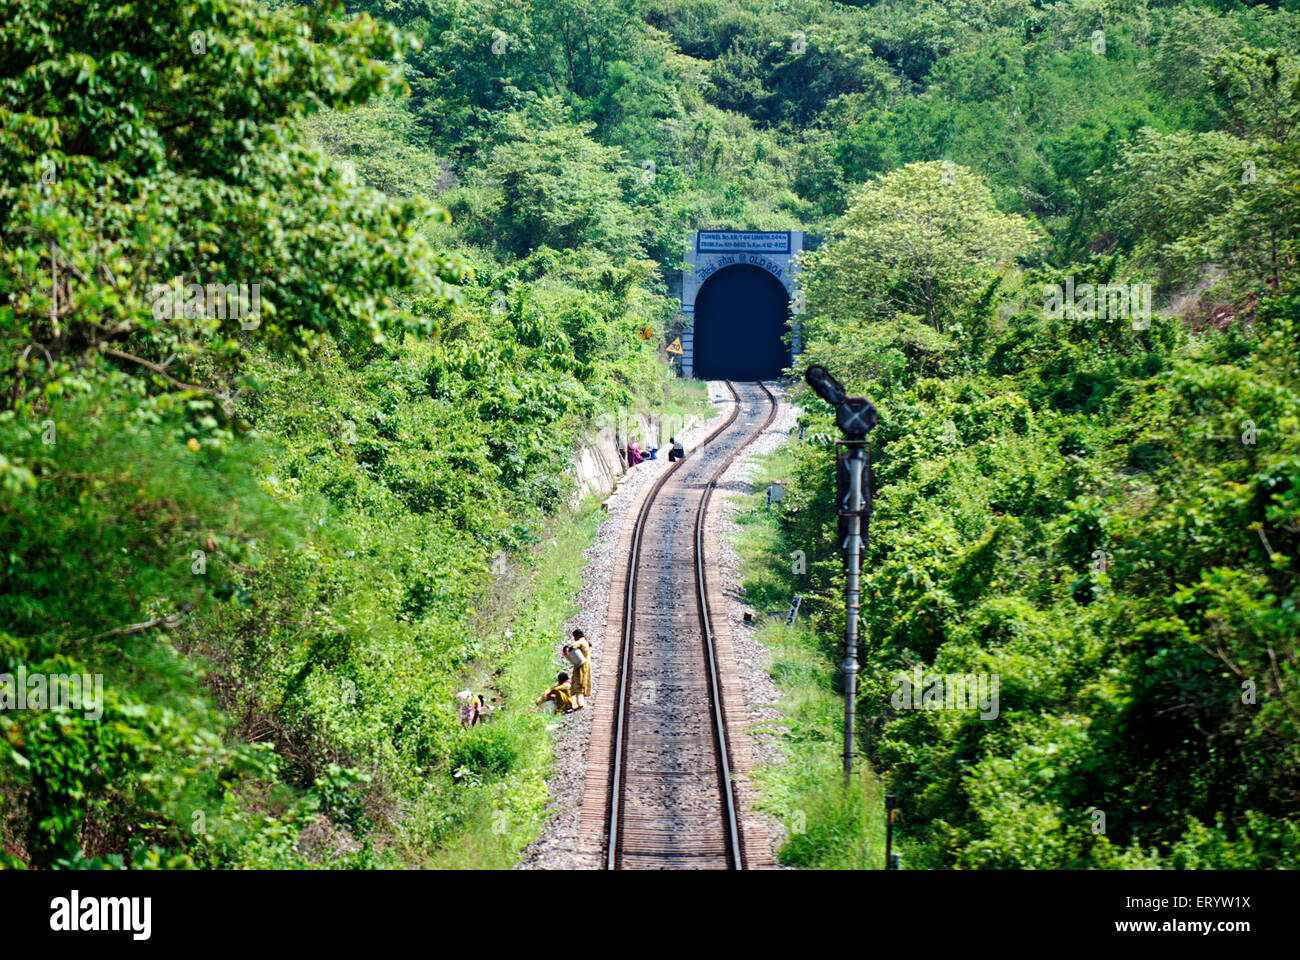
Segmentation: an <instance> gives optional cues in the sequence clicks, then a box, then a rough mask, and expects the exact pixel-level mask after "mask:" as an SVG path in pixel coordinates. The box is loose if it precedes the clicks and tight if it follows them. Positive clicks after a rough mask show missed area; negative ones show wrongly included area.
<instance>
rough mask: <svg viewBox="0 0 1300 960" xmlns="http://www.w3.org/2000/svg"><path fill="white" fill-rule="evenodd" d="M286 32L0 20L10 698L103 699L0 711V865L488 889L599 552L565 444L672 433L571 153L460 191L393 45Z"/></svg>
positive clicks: (74, 7) (645, 314) (536, 784)
mask: <svg viewBox="0 0 1300 960" xmlns="http://www.w3.org/2000/svg"><path fill="white" fill-rule="evenodd" d="M275 6H278V9H276V10H275V11H274V12H268V11H267V10H265V9H262V8H261V7H260V6H259V5H257V4H255V3H251V2H247V0H223V2H219V3H213V4H206V5H201V6H199V7H189V6H180V7H177V6H174V5H172V6H168V5H154V4H134V5H129V6H125V7H123V6H117V7H112V6H111V5H102V4H98V3H68V4H58V3H55V4H49V3H36V2H31V3H23V4H19V5H18V7H17V9H16V10H15V11H14V14H15V15H14V16H13V17H6V22H5V23H4V25H3V26H0V51H2V52H3V62H4V64H5V66H4V68H3V69H4V73H3V77H2V78H0V117H2V118H3V124H0V131H3V133H2V134H0V177H2V179H0V200H2V202H0V210H3V217H4V219H3V222H2V223H0V232H2V236H3V243H2V244H0V333H3V336H4V339H5V349H4V352H3V359H0V363H2V364H3V365H4V366H3V373H2V374H0V382H2V383H3V388H4V398H5V399H4V410H3V412H0V444H2V448H3V455H2V456H0V475H2V476H0V479H2V480H3V488H2V492H0V543H3V546H4V549H3V552H2V554H0V673H7V674H17V673H18V671H19V670H20V669H21V670H25V671H26V672H27V674H28V675H32V674H49V675H72V674H74V673H75V674H83V673H84V674H86V675H89V676H94V675H101V676H102V678H103V681H102V682H103V688H104V694H103V696H104V702H103V703H102V704H101V705H100V706H101V707H102V709H95V706H96V705H95V702H94V700H93V697H92V696H91V690H90V689H87V691H86V692H85V697H84V698H83V699H82V700H76V699H74V700H73V702H71V703H69V704H66V705H63V706H62V707H60V708H57V709H53V710H45V709H30V710H17V711H13V710H5V711H4V712H3V713H0V751H3V755H2V756H0V802H2V803H3V816H0V841H3V851H2V853H0V857H2V858H3V859H2V861H0V862H3V863H5V864H7V865H31V866H52V865H78V866H82V865H131V864H134V865H139V866H151V865H153V866H157V865H167V866H183V865H191V864H193V865H201V866H202V865H212V866H221V865H246V866H294V865H303V864H315V863H328V864H330V865H333V866H366V865H385V864H399V863H408V864H409V863H448V864H459V865H465V864H466V862H467V860H472V859H474V858H475V857H478V858H479V859H482V860H483V862H484V863H495V864H497V865H508V864H509V862H510V860H511V858H512V857H513V856H514V855H515V854H516V853H517V851H518V850H519V849H520V847H521V846H522V845H523V844H524V843H526V842H527V840H528V839H529V838H530V836H531V833H530V830H533V829H535V826H536V823H537V817H538V815H539V813H540V810H541V805H542V802H543V800H544V796H545V791H544V779H545V775H546V766H547V763H548V754H547V749H548V748H547V746H546V744H547V740H548V736H547V734H546V732H545V729H544V727H545V723H544V720H543V718H542V717H541V716H539V715H536V714H529V713H528V712H527V710H526V708H525V706H524V705H525V704H526V703H527V702H528V701H529V700H530V699H531V696H532V695H534V691H533V690H532V687H534V686H537V685H539V684H541V683H542V682H543V680H544V679H545V677H546V676H547V674H548V673H549V671H550V670H551V669H552V666H553V665H552V663H551V662H550V661H551V660H552V659H553V657H552V656H551V654H550V643H549V640H548V639H547V638H548V637H552V636H554V635H555V631H556V629H557V627H558V625H559V622H560V621H561V620H562V619H563V618H564V617H565V616H566V615H567V612H568V611H567V609H566V607H565V603H564V601H563V597H562V595H561V591H569V592H572V591H573V590H574V589H575V587H576V583H575V581H574V577H575V576H576V573H577V569H578V566H579V565H578V564H577V562H576V560H577V557H578V555H579V553H580V546H578V547H577V548H576V549H575V547H574V545H573V544H574V541H573V537H574V536H577V535H580V536H589V535H590V533H591V529H592V527H591V524H590V523H587V522H585V521H583V522H581V523H578V525H577V526H574V523H575V521H573V520H570V519H568V516H569V510H570V502H571V496H572V493H573V490H572V480H571V479H570V478H569V476H568V461H569V454H570V451H571V449H572V445H573V443H574V442H575V440H576V439H578V438H579V436H580V434H581V432H583V431H584V430H585V429H587V428H586V426H585V425H586V424H588V423H590V422H591V421H592V420H593V419H594V418H595V417H596V415H597V414H598V413H599V412H601V411H606V410H610V409H612V408H613V407H614V406H617V405H620V404H625V405H629V406H632V405H643V404H647V403H649V404H651V405H662V404H664V403H665V401H668V402H676V403H683V402H688V397H687V395H685V394H680V393H679V392H675V388H672V387H671V386H670V381H669V379H668V376H667V367H666V365H665V364H664V363H663V361H662V359H660V357H659V355H658V354H657V351H656V348H655V344H654V342H650V343H647V342H644V341H643V340H642V339H641V338H640V337H638V335H637V331H638V330H639V329H640V328H641V327H642V326H644V325H647V324H650V325H651V326H652V327H654V328H658V329H661V328H662V326H663V322H664V317H665V316H666V315H667V310H666V308H665V303H666V300H665V298H664V297H663V295H662V285H661V282H660V281H658V280H657V278H656V276H655V264H654V263H653V262H652V261H649V260H646V259H645V258H644V250H643V247H642V242H641V239H640V238H639V237H638V236H637V234H636V233H635V231H634V230H632V229H631V228H630V227H629V224H630V223H631V222H632V220H633V218H632V216H631V207H630V206H629V205H628V204H629V201H631V200H633V199H635V197H634V193H635V191H636V190H638V189H639V180H638V179H637V176H636V174H637V171H636V170H634V169H630V170H629V172H628V175H627V177H626V178H625V179H626V183H625V184H624V186H625V187H626V191H627V192H626V193H625V191H624V189H623V188H622V187H620V186H619V181H618V180H617V179H616V178H611V177H610V174H611V173H612V172H613V171H615V168H616V167H617V166H618V165H619V164H620V163H621V161H620V159H619V154H618V152H617V151H616V150H615V149H614V148H611V147H605V146H602V145H600V144H597V143H595V142H594V141H591V140H589V139H586V138H585V136H584V130H586V129H589V126H590V125H589V124H588V125H586V126H585V127H584V126H583V125H582V124H581V123H580V122H579V121H577V120H573V121H568V120H562V119H559V118H555V125H554V126H550V125H549V121H548V125H547V126H545V127H544V128H543V129H542V130H541V132H540V133H538V134H537V136H536V138H535V139H534V140H532V141H529V140H528V139H527V138H523V137H521V138H519V139H517V140H516V139H514V138H507V139H503V141H502V142H500V143H496V144H492V143H487V142H484V143H483V144H482V153H481V155H477V156H476V157H475V158H474V159H473V161H472V162H469V161H467V165H466V167H465V170H466V171H469V170H471V169H472V170H474V171H477V173H475V174H474V176H473V177H471V176H469V174H468V173H467V174H466V179H467V180H468V179H475V178H477V179H476V181H475V182H476V183H477V186H475V187H473V188H468V187H467V188H463V189H459V190H457V189H455V188H453V189H448V188H449V187H452V181H454V179H455V176H454V175H451V174H449V172H448V168H447V166H446V164H445V163H444V162H443V161H441V160H440V159H439V157H438V155H437V154H436V153H435V152H433V151H432V150H430V149H429V147H428V145H427V142H425V137H424V135H423V134H417V133H416V132H415V127H416V125H417V123H418V120H417V117H416V116H415V115H414V114H413V113H412V109H411V107H410V105H409V104H408V103H407V102H405V101H403V100H402V99H400V97H399V95H400V94H402V93H403V92H404V91H405V90H406V87H407V85H406V81H405V80H404V79H403V77H402V60H401V58H402V55H403V52H404V51H411V50H415V49H417V48H418V46H419V44H418V40H417V38H415V37H413V36H411V35H410V34H403V33H399V32H398V31H397V30H395V29H392V28H390V27H388V26H384V25H380V24H377V23H376V22H374V21H373V20H371V19H369V18H368V17H366V16H365V15H362V16H360V17H359V18H357V19H346V18H343V17H342V16H341V14H342V11H341V10H340V9H338V8H331V7H330V6H329V5H326V6H325V7H323V8H321V7H317V6H313V8H312V9H311V10H307V9H300V8H298V7H296V6H291V5H275ZM423 102H424V101H422V103H423ZM349 108H350V109H349ZM537 109H543V110H544V109H551V110H555V109H558V108H557V107H550V108H547V107H546V106H545V105H544V104H543V105H539V106H538V108H537ZM344 111H346V112H344ZM502 120H503V122H504V123H505V124H506V126H505V127H504V129H505V130H507V131H510V130H514V129H516V128H515V127H512V126H511V124H523V123H525V118H524V116H523V115H522V114H521V115H519V116H517V117H516V116H514V115H510V116H504V117H503V118H502ZM529 129H533V130H535V129H537V128H536V127H530V128H529ZM555 149H561V150H563V151H572V156H573V157H574V158H581V159H582V160H583V162H589V163H590V176H589V177H588V178H586V179H571V178H570V177H569V176H567V175H564V176H561V175H559V174H560V173H561V171H562V170H563V162H560V164H559V165H558V166H557V165H556V164H555V162H554V161H553V160H551V159H550V152H551V151H552V150H555ZM548 164H549V166H548ZM439 188H441V189H443V190H444V191H445V194H444V197H443V198H442V203H441V204H440V205H435V204H433V203H431V202H430V195H431V193H432V192H433V191H434V190H436V189H439ZM480 204H481V206H479V205H480ZM448 209H451V210H453V211H454V213H455V216H456V220H455V222H454V223H452V222H451V219H450V215H449V214H448V212H447V210H448ZM498 227H502V228H503V229H498ZM441 250H456V251H458V252H457V253H454V254H443V253H439V252H438V251H441ZM173 278H176V279H175V281H174V284H175V289H176V290H178V291H181V292H182V293H183V299H178V300H177V302H176V303H175V305H174V306H175V307H176V308H175V309H168V307H170V306H172V303H171V298H170V295H167V296H160V294H159V289H160V285H167V284H169V283H170V282H172V280H173ZM187 284H198V285H200V286H199V287H198V288H197V290H198V292H197V296H195V297H191V295H190V290H189V288H188V287H187V286H185V285H187ZM239 284H244V285H245V287H244V289H243V290H240V288H239V286H238V285H239ZM253 284H257V285H258V286H257V288H256V290H257V293H256V295H255V294H253V288H252V285H253ZM209 285H220V287H219V291H220V292H219V293H218V295H217V297H216V299H215V300H214V298H213V295H212V294H211V293H210V292H209V290H210V286H209ZM227 285H232V286H231V287H230V290H231V294H230V299H229V300H223V299H222V297H223V295H224V291H225V290H226V288H227ZM163 289H165V287H164V288H163ZM178 296H179V294H178ZM255 296H256V297H257V299H254V297H255ZM160 304H161V305H162V307H161V308H160ZM236 311H242V312H236ZM548 531H549V532H548ZM557 537H558V540H557V539H556V538H557ZM560 542H562V543H563V544H569V546H567V547H564V548H563V551H564V552H563V553H562V554H559V555H557V553H556V551H557V550H561V549H562V548H561V547H558V546H556V544H557V543H560ZM561 556H562V557H563V560H562V561H561V560H560V558H561ZM494 558H496V561H495V563H494ZM511 571H516V572H514V573H512V572H511ZM532 571H542V572H544V574H545V575H544V576H543V575H541V573H536V574H535V573H533V572H532ZM466 686H468V687H471V688H473V689H475V690H478V691H482V690H495V691H496V693H497V694H498V695H499V696H500V698H501V705H502V707H503V709H502V711H501V712H500V713H499V714H498V715H497V716H496V718H495V720H494V723H493V724H492V725H491V726H490V727H488V728H485V730H483V731H474V732H472V733H467V732H466V731H464V730H463V729H462V727H461V725H460V722H459V719H458V716H457V713H456V701H455V699H454V697H453V694H454V693H455V691H456V690H458V689H461V688H463V687H466ZM466 850H473V851H475V853H474V855H473V856H470V855H467V854H465V853H464V851H466ZM457 851H461V852H460V853H458V852H457Z"/></svg>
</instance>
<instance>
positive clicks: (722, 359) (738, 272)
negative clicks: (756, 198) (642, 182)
mask: <svg viewBox="0 0 1300 960" xmlns="http://www.w3.org/2000/svg"><path fill="white" fill-rule="evenodd" d="M803 250H804V234H803V232H802V231H800V230H698V231H696V233H695V239H694V243H692V244H691V245H690V247H688V248H687V251H686V263H687V265H688V266H687V269H686V270H685V271H683V273H682V286H681V297H682V313H683V314H684V315H685V317H686V321H687V326H686V329H685V330H683V332H682V335H681V346H682V374H683V375H684V376H687V377H706V378H709V379H716V380H721V379H727V380H772V379H775V378H777V377H779V376H780V375H781V371H782V370H783V369H784V368H786V367H789V366H790V365H791V364H792V362H793V359H794V357H797V356H798V355H799V349H800V344H799V336H800V330H799V314H800V313H801V312H802V311H801V309H800V304H801V302H802V295H801V293H800V291H799V286H798V274H799V255H800V254H801V253H802V252H803Z"/></svg>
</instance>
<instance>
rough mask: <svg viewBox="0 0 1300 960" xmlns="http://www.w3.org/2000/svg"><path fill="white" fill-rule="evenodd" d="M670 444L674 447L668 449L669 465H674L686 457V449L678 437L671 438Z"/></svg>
mask: <svg viewBox="0 0 1300 960" xmlns="http://www.w3.org/2000/svg"><path fill="white" fill-rule="evenodd" d="M668 442H669V443H671V444H672V446H671V447H669V449H668V462H669V463H672V462H673V461H675V460H680V459H682V457H684V456H686V448H685V447H684V446H682V442H681V441H680V440H678V439H677V438H676V437H670V438H669V440H668Z"/></svg>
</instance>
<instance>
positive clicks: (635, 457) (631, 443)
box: [627, 437, 645, 467]
mask: <svg viewBox="0 0 1300 960" xmlns="http://www.w3.org/2000/svg"><path fill="white" fill-rule="evenodd" d="M643 459H645V458H644V457H642V456H641V448H640V447H638V446H637V442H636V440H634V439H632V438H630V437H629V438H628V441H627V465H628V467H635V466H636V465H637V464H638V463H640V462H641V461H642V460H643Z"/></svg>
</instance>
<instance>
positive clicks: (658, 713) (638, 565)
mask: <svg viewBox="0 0 1300 960" xmlns="http://www.w3.org/2000/svg"><path fill="white" fill-rule="evenodd" d="M740 387H741V391H737V389H736V385H734V384H732V383H731V382H728V383H727V388H728V389H729V390H730V391H731V394H732V396H733V397H734V398H735V401H736V403H735V406H734V408H733V410H732V412H731V415H730V416H729V417H728V418H727V420H726V422H725V423H723V424H722V426H720V427H718V429H716V430H714V431H713V432H712V433H711V434H709V436H708V437H706V438H705V440H704V441H703V442H702V443H701V444H699V445H698V446H697V447H696V448H695V449H694V450H692V451H691V452H690V453H689V454H688V455H687V456H686V458H685V459H683V460H681V461H678V462H677V463H676V464H674V465H673V466H672V467H671V468H670V469H668V470H667V471H665V473H664V475H663V476H662V477H660V478H659V480H658V481H657V482H656V483H655V485H654V486H653V487H652V488H651V489H650V491H649V493H648V494H647V495H646V497H645V498H644V500H643V501H642V504H641V509H640V511H639V513H638V515H637V517H636V520H635V524H634V526H633V529H632V533H631V545H630V551H629V560H628V564H627V572H626V581H625V583H624V585H623V586H624V589H623V616H622V644H621V647H620V649H619V653H618V656H619V663H618V670H617V679H616V684H615V693H614V698H613V700H614V702H613V722H612V728H611V739H610V744H609V752H608V753H605V752H604V751H603V750H602V751H601V754H602V756H603V757H605V758H607V760H606V761H605V762H606V763H607V766H608V794H607V798H606V803H605V810H606V812H607V823H606V828H605V838H604V841H605V842H604V844H603V846H604V865H605V866H606V868H608V869H744V868H745V866H746V860H747V857H746V855H745V849H744V843H743V840H744V838H743V836H742V829H741V818H740V816H739V815H738V811H737V806H738V803H737V795H736V789H735V784H734V783H733V781H732V756H731V748H730V744H729V742H728V734H727V724H726V720H725V714H724V709H723V696H722V679H721V674H722V671H721V665H720V663H719V657H718V651H717V644H716V642H715V635H714V629H713V624H712V622H711V617H710V611H709V591H708V578H707V563H706V556H705V546H706V536H705V518H706V514H707V510H708V506H709V499H710V497H711V496H712V493H713V490H714V487H715V485H716V484H717V482H718V479H719V478H720V477H721V476H722V475H723V474H724V473H725V472H726V470H727V468H728V467H730V466H731V464H732V462H733V461H734V460H735V459H736V457H737V456H738V455H739V454H740V452H741V451H742V450H743V449H744V448H745V447H746V446H748V445H749V443H751V442H752V441H753V440H754V439H755V438H756V437H758V435H759V434H761V433H762V432H763V431H764V430H765V429H767V427H768V426H769V425H770V424H771V423H772V421H773V419H774V418H775V417H776V411H777V406H776V398H775V397H774V396H773V395H772V393H771V392H770V391H769V390H768V389H767V387H766V386H764V385H763V384H762V383H761V382H760V383H756V384H741V385H740ZM742 392H743V393H744V396H742V395H741V393H742ZM764 401H765V402H764ZM764 412H766V417H765V418H764ZM760 418H761V423H760ZM756 424H757V426H756ZM692 598H693V599H692Z"/></svg>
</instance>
